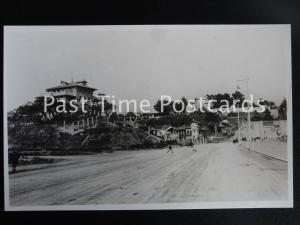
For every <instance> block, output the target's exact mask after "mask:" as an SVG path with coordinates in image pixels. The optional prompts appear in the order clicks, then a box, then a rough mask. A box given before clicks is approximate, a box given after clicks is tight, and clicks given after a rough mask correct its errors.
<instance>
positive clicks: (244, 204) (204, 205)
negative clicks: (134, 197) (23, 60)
mask: <svg viewBox="0 0 300 225" xmlns="http://www.w3.org/2000/svg"><path fill="white" fill-rule="evenodd" d="M270 27H273V28H274V27H278V28H288V32H286V37H285V41H286V42H285V43H287V44H288V46H285V51H286V52H285V56H284V58H285V59H286V65H287V68H286V69H285V73H286V74H287V76H288V77H287V87H286V88H287V94H286V96H287V103H288V104H287V106H288V109H287V133H288V141H287V148H288V200H284V201H232V202H230V201H226V202H225V201H224V202H193V203H190V202H187V203H159V204H152V203H147V204H101V205H55V206H17V207H12V206H10V205H9V174H8V172H9V167H8V143H7V142H8V139H7V71H6V67H7V66H6V54H7V49H6V45H5V40H6V39H7V36H6V35H7V33H8V32H24V31H28V32H36V31H55V32H57V31H65V32H72V31H107V30H145V29H172V30H184V29H195V30H197V29H203V28H205V29H208V28H209V29H212V30H213V29H228V28H235V29H236V28H270ZM290 46H291V25H289V24H287V25H138V26H135V25H131V26H127V25H126V26H5V27H4V48H3V49H4V53H3V56H4V57H3V65H4V67H3V71H4V76H3V85H4V87H3V91H4V96H3V97H4V101H3V116H4V118H3V121H4V126H3V134H4V165H3V166H4V195H5V196H4V203H5V204H4V206H5V207H4V209H5V211H48V210H50V211H53V210H54V211H55V210H165V209H222V208H232V209H233V208H291V207H293V123H292V71H291V67H292V61H291V47H290Z"/></svg>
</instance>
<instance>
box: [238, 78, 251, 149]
mask: <svg viewBox="0 0 300 225" xmlns="http://www.w3.org/2000/svg"><path fill="white" fill-rule="evenodd" d="M237 81H238V82H243V81H245V82H246V89H247V97H248V99H250V93H249V86H248V81H249V78H248V77H247V78H245V79H241V80H237ZM247 121H248V145H249V152H250V151H251V140H250V138H251V137H250V136H251V117H250V105H248V114H247Z"/></svg>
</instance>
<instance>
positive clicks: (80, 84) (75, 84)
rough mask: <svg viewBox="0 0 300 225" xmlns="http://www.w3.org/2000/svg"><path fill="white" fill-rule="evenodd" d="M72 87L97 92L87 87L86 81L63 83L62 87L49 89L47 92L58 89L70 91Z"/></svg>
mask: <svg viewBox="0 0 300 225" xmlns="http://www.w3.org/2000/svg"><path fill="white" fill-rule="evenodd" d="M72 87H80V88H85V89H90V90H94V91H95V90H97V89H95V88H92V87H89V86H87V82H86V81H78V82H71V83H68V82H65V81H61V85H58V86H55V87H51V88H47V89H46V91H52V90H57V89H68V88H72Z"/></svg>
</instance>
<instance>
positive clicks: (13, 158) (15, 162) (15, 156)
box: [11, 150, 19, 173]
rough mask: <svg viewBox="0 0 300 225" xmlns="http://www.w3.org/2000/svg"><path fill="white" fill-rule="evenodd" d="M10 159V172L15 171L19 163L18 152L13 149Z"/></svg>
mask: <svg viewBox="0 0 300 225" xmlns="http://www.w3.org/2000/svg"><path fill="white" fill-rule="evenodd" d="M11 161H12V172H13V173H16V172H17V166H18V164H19V154H18V152H17V151H16V150H13V152H12V154H11Z"/></svg>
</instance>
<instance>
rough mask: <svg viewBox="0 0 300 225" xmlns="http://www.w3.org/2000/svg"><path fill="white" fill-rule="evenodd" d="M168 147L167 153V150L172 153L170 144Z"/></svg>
mask: <svg viewBox="0 0 300 225" xmlns="http://www.w3.org/2000/svg"><path fill="white" fill-rule="evenodd" d="M168 148H169V149H168V151H167V153H169V152H172V153H174V152H173V149H172V145H169V146H168Z"/></svg>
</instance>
